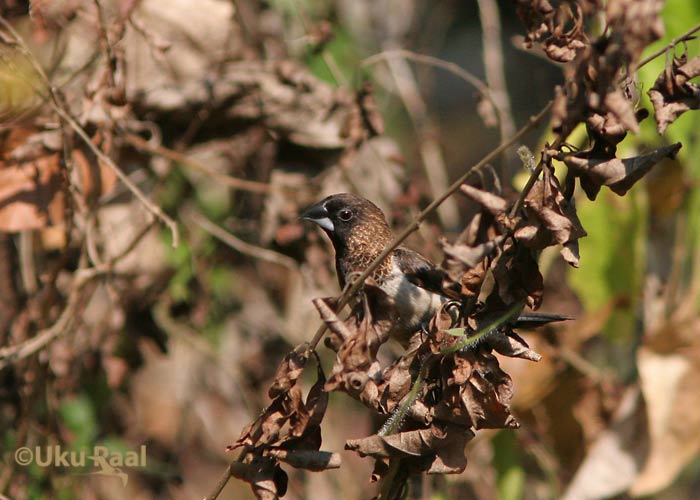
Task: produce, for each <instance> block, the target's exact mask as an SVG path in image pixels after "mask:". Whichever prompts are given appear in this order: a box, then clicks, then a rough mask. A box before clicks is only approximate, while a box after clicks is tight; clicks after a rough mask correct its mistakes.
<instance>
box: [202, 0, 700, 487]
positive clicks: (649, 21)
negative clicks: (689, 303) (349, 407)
mask: <svg viewBox="0 0 700 500" xmlns="http://www.w3.org/2000/svg"><path fill="white" fill-rule="evenodd" d="M631 3H632V2H630V1H627V0H617V1H609V2H607V6H606V8H605V16H606V26H607V29H606V30H605V32H604V33H602V34H600V35H598V36H594V35H593V34H591V33H587V32H586V31H585V29H584V26H587V25H589V24H590V23H587V22H586V21H587V20H588V19H589V18H591V17H592V16H594V15H597V14H598V13H599V11H600V9H601V8H602V7H601V6H600V5H599V4H598V2H576V1H568V2H567V1H563V2H559V3H558V4H557V5H556V6H555V7H553V6H552V5H551V4H550V3H549V2H547V1H546V0H532V1H528V0H519V1H517V2H516V9H517V13H518V15H519V16H520V18H521V20H522V21H523V23H524V25H525V27H526V29H527V36H526V40H527V43H528V44H530V45H535V44H537V45H539V46H541V48H542V49H543V50H544V53H545V54H546V55H547V57H549V58H550V59H552V60H554V61H557V62H566V63H568V64H567V66H565V70H564V71H565V76H566V77H567V82H568V84H567V85H566V87H564V88H557V89H555V91H554V98H553V101H552V102H551V103H550V104H548V105H547V106H546V107H545V108H544V109H543V110H542V112H541V113H540V114H538V115H537V116H536V117H534V118H533V119H531V121H530V122H529V123H528V124H527V125H526V126H525V127H524V128H523V129H521V131H520V132H518V133H517V134H515V136H514V137H513V138H511V139H510V140H508V141H507V142H505V143H504V144H502V145H501V146H500V147H499V148H497V149H495V150H494V151H493V152H492V153H490V154H489V155H487V156H486V157H485V158H484V160H482V161H481V162H479V163H478V164H477V165H475V166H474V167H473V168H472V169H470V170H469V171H468V172H467V173H466V174H465V175H464V176H463V177H462V178H461V179H459V180H458V181H457V182H456V183H454V184H453V185H452V186H451V187H450V188H449V189H448V190H446V191H445V192H444V193H443V194H442V195H441V196H439V197H438V198H436V199H435V200H434V202H433V203H431V204H430V205H429V206H428V207H427V208H426V209H425V210H424V211H422V212H421V213H420V214H419V215H418V217H417V218H416V219H415V221H414V222H413V223H412V224H410V225H409V226H408V227H406V228H405V229H404V230H403V231H402V232H401V233H400V234H399V236H398V237H397V238H396V240H395V241H394V242H393V243H392V245H391V246H390V247H389V248H387V249H386V250H385V251H384V252H383V253H382V255H380V256H379V257H378V258H377V259H376V260H375V261H374V262H373V263H372V265H371V266H370V267H369V268H368V269H367V270H366V271H365V272H364V273H363V274H362V275H361V276H360V278H359V279H358V280H357V281H356V282H355V283H354V284H353V286H352V287H350V288H349V289H348V290H347V291H346V292H345V293H344V294H343V295H342V296H341V297H339V298H338V299H337V300H328V299H325V300H323V299H317V300H315V301H314V306H315V307H316V308H317V310H318V312H319V314H320V316H321V319H322V320H323V322H324V325H323V326H322V328H321V329H319V331H318V332H317V334H316V335H315V336H314V338H313V340H312V341H311V342H310V343H307V344H302V345H300V346H298V347H297V348H296V349H295V350H294V351H292V352H291V353H289V354H288V355H287V356H286V357H285V359H284V360H283V362H282V363H281V364H280V366H279V368H278V371H277V375H276V377H275V380H274V382H273V384H272V387H271V388H270V392H269V395H270V397H271V398H272V399H273V401H272V403H271V404H270V405H269V406H268V407H267V408H265V409H264V410H263V411H262V413H261V415H260V416H259V417H258V419H256V420H255V421H254V422H253V423H251V424H250V426H248V427H247V428H246V429H244V431H243V432H242V434H241V436H240V437H239V439H238V440H237V441H236V442H235V443H234V444H233V445H231V446H230V449H238V448H241V452H240V455H239V457H238V459H237V460H235V461H234V462H233V463H232V464H231V465H230V466H229V468H228V469H227V471H226V472H225V474H224V476H223V477H222V479H221V481H220V482H219V484H218V485H217V486H216V488H215V489H214V491H213V492H212V493H211V494H210V495H209V496H208V497H207V498H208V499H215V498H217V496H218V495H219V493H220V492H221V490H222V489H223V487H224V486H225V484H226V482H227V481H228V479H229V478H230V477H231V476H234V477H236V478H239V479H242V480H244V481H247V482H249V483H250V484H251V486H252V488H253V491H254V492H255V494H256V496H257V497H258V498H277V497H279V496H282V495H283V494H284V492H285V491H286V481H287V476H286V473H285V472H284V471H283V470H282V468H281V463H282V462H285V463H287V464H289V465H292V466H293V467H299V468H303V469H307V470H314V471H319V470H325V469H329V468H334V467H337V466H339V456H338V454H337V453H332V452H326V451H321V450H320V446H321V427H320V425H321V422H322V420H323V416H324V412H325V410H326V407H327V403H328V392H329V391H334V390H335V391H342V392H345V393H346V394H348V395H349V396H351V397H352V398H354V399H356V400H358V401H360V402H361V403H362V404H364V405H365V406H366V407H368V408H369V409H371V410H372V411H374V412H376V413H378V414H380V415H385V416H389V418H388V419H387V421H386V424H385V425H384V427H383V428H382V429H381V430H380V431H379V432H378V433H377V434H375V435H372V436H369V437H366V438H363V439H357V440H350V441H348V442H347V443H346V449H350V450H353V451H356V452H357V453H359V454H360V455H362V456H371V457H373V458H374V459H375V468H374V473H373V479H375V480H381V481H382V483H381V493H380V498H383V499H393V498H400V497H401V495H402V492H403V491H404V490H405V485H406V481H407V479H408V478H409V477H410V476H411V475H413V474H420V473H423V472H427V473H458V472H461V471H463V470H464V468H465V467H466V457H465V455H464V445H465V443H466V442H467V441H469V440H470V439H471V438H472V437H473V436H474V432H475V431H477V430H479V429H484V428H517V427H518V425H519V424H518V422H517V421H516V419H515V418H514V417H513V415H512V414H511V411H510V407H509V402H510V398H511V395H512V380H511V378H510V376H509V375H508V374H506V373H505V372H504V371H503V370H501V368H500V366H499V363H498V361H497V358H496V357H495V356H494V355H493V351H496V352H497V353H499V354H501V355H505V356H510V357H518V358H523V359H527V360H532V361H537V360H538V359H539V355H538V354H537V353H535V352H533V351H532V350H530V349H529V347H528V345H527V344H526V343H525V341H524V340H523V339H522V338H521V337H520V336H519V335H518V334H517V333H516V332H514V331H513V323H512V321H511V320H512V318H513V317H515V316H517V314H518V313H519V312H520V311H521V309H522V308H523V306H527V307H529V308H531V309H533V310H534V309H537V308H538V307H539V305H540V304H541V302H542V292H543V278H542V275H541V274H540V271H539V268H538V263H537V256H538V255H539V253H540V252H541V251H542V250H543V249H544V248H547V247H549V246H555V245H556V246H558V247H559V249H560V253H561V256H562V258H563V259H564V260H565V261H566V262H567V263H568V264H569V265H571V266H573V267H578V264H579V248H578V240H579V239H580V238H582V237H584V236H585V235H586V232H585V230H584V228H583V226H582V224H581V222H580V221H579V219H578V216H577V213H576V207H575V203H574V194H575V191H576V187H577V184H578V186H579V187H580V188H581V189H582V190H583V192H584V193H585V195H586V196H587V197H588V198H590V199H591V200H595V199H596V197H597V195H598V193H599V192H600V190H601V189H602V187H603V186H606V187H608V188H609V189H610V190H611V191H612V192H613V193H615V194H617V195H620V196H622V195H624V194H626V193H627V191H628V190H629V189H630V188H631V187H632V186H633V185H634V184H635V183H636V182H637V181H638V180H639V179H641V177H643V176H644V174H646V173H647V172H648V171H649V170H650V169H651V168H652V167H653V166H654V165H655V164H656V163H658V162H659V161H660V160H661V159H663V158H667V157H673V156H674V155H675V154H676V153H677V152H678V150H679V149H680V147H681V145H680V144H672V145H668V146H664V147H660V148H658V149H656V150H654V151H650V152H647V153H646V154H642V155H639V156H635V157H631V158H618V157H617V145H618V144H619V143H620V142H621V141H622V140H623V139H624V137H625V136H626V135H627V133H628V132H632V133H637V132H638V131H639V121H641V120H642V119H644V118H646V117H647V115H648V111H647V110H645V109H635V103H634V102H633V101H632V100H631V99H630V98H629V95H628V93H627V91H626V90H627V89H626V87H625V84H624V81H623V76H625V75H629V74H632V73H633V72H634V71H636V69H638V68H639V67H640V66H641V65H642V64H645V63H646V62H648V61H649V59H645V60H644V61H641V60H640V57H641V54H642V51H643V50H644V48H645V47H647V46H648V45H649V44H650V43H651V42H653V41H654V40H656V39H658V38H660V37H661V35H662V32H663V27H662V26H661V24H660V19H659V10H660V7H661V4H660V2H656V1H651V0H649V1H644V2H641V3H644V4H645V7H646V8H645V9H636V8H631V6H630V4H631ZM697 30H698V27H694V28H692V29H691V30H690V31H689V32H688V34H686V35H684V36H682V37H679V38H678V39H676V40H674V45H675V44H677V43H680V42H682V41H686V40H688V39H689V37H690V35H692V33H694V32H695V31H697ZM659 54H660V53H659ZM659 54H657V55H659ZM699 74H700V58H698V57H695V58H693V59H690V60H688V58H687V57H685V56H683V57H679V58H675V59H673V62H672V64H671V66H670V68H669V71H667V72H665V73H664V74H662V75H661V76H660V77H659V79H658V80H657V82H656V83H655V84H654V86H653V88H652V90H651V91H650V96H651V99H652V102H653V104H654V109H655V113H656V120H657V124H658V128H659V131H660V132H662V131H663V130H664V129H665V128H666V127H667V126H668V125H669V124H670V123H672V122H673V121H674V120H675V119H676V118H678V116H680V115H681V114H682V113H683V112H685V111H688V110H691V109H698V108H700V101H699V99H700V97H699V96H700V91H699V90H698V86H697V85H696V84H694V83H692V82H690V81H689V80H690V79H691V78H693V77H695V76H698V75H699ZM550 113H551V126H552V130H553V132H554V134H555V139H554V140H553V141H552V143H551V144H549V145H547V146H546V147H545V148H544V150H543V151H541V153H540V161H539V162H538V164H537V166H536V167H535V168H534V169H531V170H532V173H531V176H530V178H529V180H528V182H527V184H526V186H525V188H524V189H523V190H522V191H521V193H520V195H519V197H518V198H517V200H515V202H509V200H507V199H505V198H503V197H501V196H500V195H499V194H497V193H492V192H488V191H486V190H485V189H482V188H481V187H479V186H475V185H470V184H466V181H468V180H471V176H472V174H473V173H475V172H476V171H478V170H479V169H481V168H482V167H483V166H485V165H486V164H487V163H488V162H489V161H491V160H492V159H493V158H495V157H496V156H497V155H498V154H500V153H501V152H502V151H503V150H505V149H506V148H507V147H508V146H510V145H512V144H515V143H517V141H519V140H520V138H521V137H522V136H523V135H525V133H526V132H528V131H529V130H531V129H532V128H534V127H535V126H536V125H537V124H538V123H539V122H540V121H541V120H543V118H544V117H545V116H547V115H549V114H550ZM580 124H585V126H586V130H587V133H588V138H589V146H588V147H587V148H586V149H582V150H575V151H572V150H571V148H569V147H568V146H567V144H566V140H567V138H568V137H569V135H570V134H571V132H572V131H573V130H574V129H575V128H576V127H577V126H578V125H580ZM555 161H559V162H563V163H564V164H565V165H566V167H567V175H566V177H565V178H564V179H563V180H560V179H559V178H558V177H557V175H556V174H555V170H554V162H555ZM458 190H459V191H460V192H461V193H462V194H463V195H465V196H467V197H469V198H470V199H472V200H474V201H476V202H477V203H478V204H480V206H481V211H480V213H479V214H478V215H477V216H476V217H474V219H472V221H470V223H469V224H468V225H467V227H466V228H465V230H464V232H463V233H462V235H461V236H460V238H459V239H458V240H457V241H456V242H454V243H448V242H446V241H443V242H442V243H441V245H442V250H443V252H444V260H443V262H442V265H441V268H442V269H443V270H444V272H445V279H444V282H443V288H444V290H445V294H446V295H450V296H451V297H452V298H454V299H455V300H457V301H458V303H459V304H460V314H459V317H458V320H457V322H455V318H454V316H453V315H451V314H450V313H449V311H447V310H446V308H443V309H441V310H440V311H439V312H438V313H437V314H436V316H435V317H434V318H433V319H432V321H431V322H430V324H429V326H428V328H427V331H426V332H416V334H415V336H414V342H413V343H412V347H413V348H412V349H410V350H409V351H408V352H407V353H406V354H404V355H403V356H401V357H399V358H398V359H396V360H395V361H394V362H393V363H392V364H391V365H390V366H386V367H382V366H381V365H380V363H379V362H378V360H377V352H378V350H379V348H380V346H381V345H382V344H383V343H384V342H386V340H387V339H388V331H389V330H390V327H391V323H392V321H393V320H394V318H393V316H392V304H391V301H390V299H389V298H388V297H386V296H385V295H384V294H383V293H382V292H381V290H379V289H378V288H377V287H376V286H374V285H373V284H372V283H371V282H370V281H367V278H368V276H370V275H371V273H372V271H373V269H374V268H375V267H376V266H377V265H378V264H379V263H380V262H382V260H383V259H384V258H385V257H386V256H387V255H388V254H389V253H390V252H391V251H392V250H393V249H394V248H395V247H396V246H398V245H399V244H400V243H401V242H402V241H404V240H405V239H406V237H407V236H408V235H409V234H410V233H412V232H413V231H415V230H416V229H417V228H418V225H419V224H420V222H421V221H422V220H424V219H425V218H426V216H427V215H429V214H430V213H432V212H433V211H434V210H435V209H436V208H437V207H438V206H439V205H440V204H441V203H442V202H443V201H444V200H445V199H447V197H449V196H451V195H452V194H454V193H455V192H457V191H458ZM358 293H359V295H360V297H361V300H359V301H358V302H357V303H356V304H355V305H354V306H353V307H352V310H351V312H350V315H349V317H347V318H346V319H341V318H340V317H339V313H340V310H341V309H342V308H343V307H344V306H345V305H347V303H348V301H349V298H350V297H351V296H354V295H355V294H358ZM326 330H328V331H329V332H330V334H329V335H328V338H327V345H328V346H329V347H331V348H332V349H333V350H334V351H335V352H336V353H337V358H336V362H335V365H334V367H333V369H332V371H331V375H330V376H329V377H328V378H326V375H325V373H324V372H323V370H322V368H321V366H320V362H319V361H318V357H317V355H316V351H315V349H316V347H317V344H318V342H319V341H320V340H321V339H322V337H323V336H324V334H325V331H326ZM312 355H313V356H314V358H315V359H316V364H317V378H316V382H315V383H314V385H313V386H312V388H311V390H310V391H309V392H308V395H307V397H306V399H304V398H303V395H302V390H301V386H300V376H301V374H302V372H303V370H304V368H305V366H306V363H307V361H308V360H309V358H310V357H312Z"/></svg>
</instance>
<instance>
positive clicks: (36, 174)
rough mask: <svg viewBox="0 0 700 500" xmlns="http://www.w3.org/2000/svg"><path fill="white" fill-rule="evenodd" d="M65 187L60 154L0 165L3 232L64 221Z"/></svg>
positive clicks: (1, 226)
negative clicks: (63, 188)
mask: <svg viewBox="0 0 700 500" xmlns="http://www.w3.org/2000/svg"><path fill="white" fill-rule="evenodd" d="M62 186H63V174H62V172H61V166H60V157H59V155H58V154H49V155H46V156H40V157H38V158H34V159H30V160H26V161H21V162H19V163H9V162H0V231H7V232H15V231H23V230H25V229H36V228H41V227H45V226H47V225H54V224H58V223H60V222H62V221H63V217H64V207H65V201H64V195H63V190H62Z"/></svg>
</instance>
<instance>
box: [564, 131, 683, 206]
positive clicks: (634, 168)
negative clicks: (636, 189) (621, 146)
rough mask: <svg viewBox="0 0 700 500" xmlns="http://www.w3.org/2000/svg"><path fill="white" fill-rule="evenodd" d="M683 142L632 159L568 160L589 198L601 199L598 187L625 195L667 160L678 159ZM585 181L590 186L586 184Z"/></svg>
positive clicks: (586, 157) (582, 155)
mask: <svg viewBox="0 0 700 500" xmlns="http://www.w3.org/2000/svg"><path fill="white" fill-rule="evenodd" d="M680 148H681V143H676V144H671V145H670V146H663V147H660V148H658V149H655V150H654V151H652V152H651V153H648V154H645V155H640V156H634V157H632V158H624V159H620V158H612V159H610V158H596V157H592V156H589V155H590V154H591V153H590V152H584V153H578V154H575V155H571V156H567V157H566V158H564V162H565V163H566V165H567V166H568V167H569V168H571V169H572V170H573V171H574V172H575V173H576V174H577V175H579V176H580V177H581V186H582V187H583V189H584V191H586V194H587V195H588V197H589V199H591V200H594V199H595V198H596V196H597V193H598V191H597V189H596V186H597V188H598V189H599V188H600V186H608V187H609V188H610V189H611V190H612V191H613V192H614V193H616V194H618V195H620V196H622V195H624V194H625V193H627V191H628V190H629V189H630V188H631V187H632V186H633V185H634V184H635V183H636V182H637V181H638V180H639V179H641V178H642V177H643V176H644V174H646V173H647V172H648V171H649V170H651V168H652V167H653V166H654V165H656V164H657V163H658V162H659V161H661V160H662V159H663V158H673V157H675V155H676V153H677V152H678V150H679V149H680ZM584 178H585V179H586V183H584Z"/></svg>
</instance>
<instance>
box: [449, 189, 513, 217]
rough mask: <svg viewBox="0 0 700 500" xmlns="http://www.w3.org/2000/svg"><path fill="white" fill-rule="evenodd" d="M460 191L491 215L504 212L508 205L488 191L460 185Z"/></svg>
mask: <svg viewBox="0 0 700 500" xmlns="http://www.w3.org/2000/svg"><path fill="white" fill-rule="evenodd" d="M460 189H461V190H462V192H463V193H464V194H466V195H467V196H468V197H470V198H471V199H472V200H474V201H476V202H477V203H479V204H481V205H482V206H483V207H484V208H485V209H486V210H487V211H488V212H489V213H491V214H492V215H498V214H502V213H503V212H505V211H506V208H507V206H508V203H507V202H506V200H504V199H503V198H501V197H500V196H498V195H495V194H493V193H489V192H488V191H482V190H481V189H478V188H475V187H474V186H470V185H469V184H462V186H461V187H460Z"/></svg>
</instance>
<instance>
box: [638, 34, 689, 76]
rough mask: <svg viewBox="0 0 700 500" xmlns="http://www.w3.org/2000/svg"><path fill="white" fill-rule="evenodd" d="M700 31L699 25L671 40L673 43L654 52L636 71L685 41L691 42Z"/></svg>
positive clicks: (640, 63)
mask: <svg viewBox="0 0 700 500" xmlns="http://www.w3.org/2000/svg"><path fill="white" fill-rule="evenodd" d="M698 31H700V24H697V25H695V26H693V27H692V28H690V29H689V30H688V31H686V32H685V33H683V34H682V35H680V36H678V37H676V38H674V39H673V40H671V41H670V42H669V43H668V45H665V46H664V47H661V48H660V49H659V50H657V51H655V52H652V53H651V54H649V55H648V56H647V57H645V58H644V59H642V60H641V61H639V63H638V64H637V67H636V69H639V68H641V67H642V66H645V65H647V64H649V63H650V62H651V61H653V60H654V59H656V58H657V57H659V56H661V55H663V54H665V53H666V51H668V50H671V49H672V48H674V47H675V46H676V45H678V44H679V43H683V42H685V41H688V40H690V39H691V38H693V35H694V34H695V33H697V32H698Z"/></svg>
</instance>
